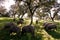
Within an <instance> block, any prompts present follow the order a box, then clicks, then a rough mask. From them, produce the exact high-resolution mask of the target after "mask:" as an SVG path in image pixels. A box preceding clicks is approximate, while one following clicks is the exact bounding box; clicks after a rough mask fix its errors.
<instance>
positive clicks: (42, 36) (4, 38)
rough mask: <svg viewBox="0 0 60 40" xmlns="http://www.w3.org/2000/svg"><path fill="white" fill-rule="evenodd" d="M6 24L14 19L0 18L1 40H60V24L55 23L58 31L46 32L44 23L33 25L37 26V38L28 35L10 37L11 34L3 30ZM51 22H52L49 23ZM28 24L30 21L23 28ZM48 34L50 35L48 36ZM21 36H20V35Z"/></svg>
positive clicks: (25, 22)
mask: <svg viewBox="0 0 60 40" xmlns="http://www.w3.org/2000/svg"><path fill="white" fill-rule="evenodd" d="M6 22H13V20H12V18H8V17H1V18H0V40H10V39H11V40H56V39H57V40H59V39H60V23H59V22H55V23H56V24H57V30H56V31H45V30H44V29H43V26H42V25H43V22H44V21H40V22H39V24H35V23H33V25H34V26H35V38H33V37H32V35H31V34H29V33H27V35H23V36H22V37H18V36H17V35H15V36H10V35H9V32H8V31H6V30H1V29H2V28H3V27H4V25H5V23H6ZM48 22H51V21H48ZM26 24H28V20H27V21H26V20H25V21H24V24H22V25H23V26H25V25H26ZM47 34H48V35H47ZM18 35H19V34H18Z"/></svg>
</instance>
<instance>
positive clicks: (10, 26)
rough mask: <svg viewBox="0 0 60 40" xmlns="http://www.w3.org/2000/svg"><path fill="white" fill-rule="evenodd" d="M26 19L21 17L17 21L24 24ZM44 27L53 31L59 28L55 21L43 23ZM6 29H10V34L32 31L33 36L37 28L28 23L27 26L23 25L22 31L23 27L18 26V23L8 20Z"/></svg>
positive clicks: (22, 33)
mask: <svg viewBox="0 0 60 40" xmlns="http://www.w3.org/2000/svg"><path fill="white" fill-rule="evenodd" d="M22 21H24V20H23V19H20V21H18V22H17V24H19V23H20V24H23V22H22ZM43 28H44V29H45V30H46V31H51V30H55V29H57V26H56V25H55V24H53V23H47V22H45V23H43ZM3 29H4V30H8V31H9V33H10V34H12V33H13V32H14V33H16V34H18V35H20V36H22V35H24V34H26V33H30V34H31V35H32V36H34V34H35V28H34V26H32V25H27V26H24V27H22V31H21V29H20V28H19V27H18V25H16V24H15V23H14V22H8V23H6V24H5V25H4V28H3Z"/></svg>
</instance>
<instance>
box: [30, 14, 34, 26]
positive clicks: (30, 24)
mask: <svg viewBox="0 0 60 40" xmlns="http://www.w3.org/2000/svg"><path fill="white" fill-rule="evenodd" d="M32 23H33V15H31V22H30V25H31V24H32Z"/></svg>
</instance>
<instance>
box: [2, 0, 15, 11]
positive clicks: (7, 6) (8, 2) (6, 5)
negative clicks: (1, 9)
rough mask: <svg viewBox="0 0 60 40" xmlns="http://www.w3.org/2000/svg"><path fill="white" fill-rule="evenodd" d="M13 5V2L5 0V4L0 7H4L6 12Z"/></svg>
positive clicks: (12, 0)
mask: <svg viewBox="0 0 60 40" xmlns="http://www.w3.org/2000/svg"><path fill="white" fill-rule="evenodd" d="M13 4H15V1H14V0H5V2H4V3H3V4H2V6H5V8H6V9H7V11H9V10H10V7H11V5H13Z"/></svg>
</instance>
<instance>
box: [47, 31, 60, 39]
mask: <svg viewBox="0 0 60 40" xmlns="http://www.w3.org/2000/svg"><path fill="white" fill-rule="evenodd" d="M46 32H47V33H48V34H49V35H51V36H52V37H53V38H56V39H60V33H58V32H56V31H46Z"/></svg>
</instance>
